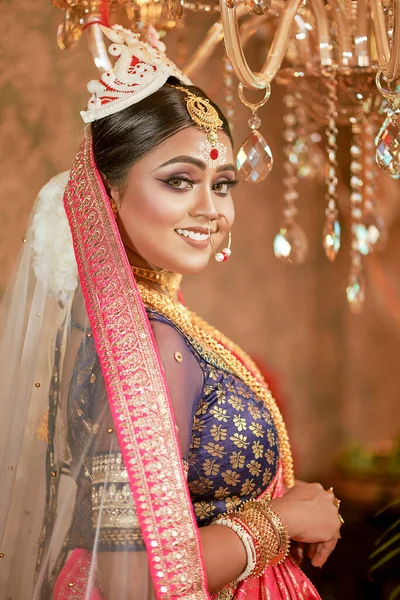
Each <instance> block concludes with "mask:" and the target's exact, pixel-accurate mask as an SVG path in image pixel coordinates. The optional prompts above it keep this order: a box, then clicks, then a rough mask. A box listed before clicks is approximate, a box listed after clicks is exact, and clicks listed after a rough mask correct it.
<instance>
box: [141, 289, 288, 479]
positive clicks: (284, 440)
mask: <svg viewBox="0 0 400 600" xmlns="http://www.w3.org/2000/svg"><path fill="white" fill-rule="evenodd" d="M138 287H139V292H140V295H141V297H142V300H143V302H144V304H145V305H146V306H148V307H149V308H152V309H154V310H155V311H156V312H158V313H160V314H162V315H163V316H165V317H166V318H167V319H168V320H170V321H172V322H173V323H175V325H177V327H178V328H179V329H180V330H181V331H182V333H183V334H186V335H187V336H188V337H189V338H195V339H196V340H198V341H199V342H201V343H202V344H203V345H205V346H206V347H207V348H208V349H209V350H210V351H211V352H213V353H214V354H216V355H217V356H218V357H219V358H220V359H221V360H222V361H223V362H224V363H225V364H226V365H227V366H228V367H229V370H230V371H231V372H232V373H233V374H234V375H235V376H236V377H238V378H239V379H240V380H241V381H243V383H244V384H245V385H246V386H248V387H249V388H250V389H251V390H252V391H253V392H254V393H255V394H256V395H257V396H258V397H259V398H260V399H261V400H262V401H263V403H264V405H265V406H266V407H267V408H268V410H269V412H270V413H271V416H272V418H273V420H274V424H275V427H276V430H277V433H278V438H279V449H280V454H281V459H282V463H283V467H284V479H285V484H286V485H287V486H288V487H292V486H293V485H294V472H293V459H292V453H291V450H290V444H289V438H288V434H287V431H286V427H285V423H284V421H283V418H282V415H281V413H280V411H279V409H278V407H277V405H276V402H275V400H274V398H273V397H272V394H271V392H270V391H269V389H268V387H267V385H266V384H265V383H264V382H263V378H262V375H261V373H260V372H259V370H258V368H257V367H256V365H255V364H254V362H253V361H252V360H251V359H250V358H249V357H248V356H247V355H246V354H245V353H244V352H243V351H242V350H241V349H240V348H239V347H238V346H236V344H233V343H232V342H231V341H230V340H228V339H227V338H226V337H225V336H224V335H223V334H222V333H220V332H219V331H217V330H216V329H215V328H214V327H212V326H211V325H209V324H208V323H206V322H205V321H203V319H201V318H200V317H198V316H197V315H196V314H195V313H194V312H192V311H190V310H188V309H187V308H186V307H185V306H183V304H181V303H180V302H176V301H174V300H172V299H171V298H168V297H166V296H164V295H163V294H161V293H160V292H158V291H157V290H154V289H152V288H151V287H150V286H148V285H146V284H144V283H140V282H139V283H138ZM246 365H248V366H246ZM253 373H254V374H253Z"/></svg>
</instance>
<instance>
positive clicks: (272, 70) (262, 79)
mask: <svg viewBox="0 0 400 600" xmlns="http://www.w3.org/2000/svg"><path fill="white" fill-rule="evenodd" d="M301 2H302V0H288V2H287V5H286V9H285V11H284V13H283V15H282V16H281V18H280V21H279V24H278V27H277V30H276V33H275V36H274V39H273V41H272V44H271V48H270V50H269V52H268V56H267V59H266V61H265V64H264V66H263V68H262V69H261V72H260V74H256V73H253V71H252V70H251V69H250V67H249V65H248V63H247V61H246V58H245V56H244V52H243V47H242V44H241V42H240V33H239V25H238V16H237V13H236V8H235V5H232V8H228V6H227V5H226V3H225V0H220V8H221V20H222V26H223V29H224V36H225V47H226V53H227V55H228V58H229V60H230V62H231V64H232V66H233V69H234V71H235V73H236V75H237V77H238V79H239V81H240V82H241V83H243V85H244V86H245V87H247V88H249V89H251V90H259V89H264V88H265V87H266V85H267V83H269V82H271V81H272V79H273V78H274V77H275V75H276V73H277V71H278V69H279V67H280V65H281V63H282V60H283V58H284V56H285V52H286V48H287V45H288V42H289V35H290V30H291V28H292V25H293V20H294V17H295V15H296V13H297V9H298V7H299V5H300V4H301Z"/></svg>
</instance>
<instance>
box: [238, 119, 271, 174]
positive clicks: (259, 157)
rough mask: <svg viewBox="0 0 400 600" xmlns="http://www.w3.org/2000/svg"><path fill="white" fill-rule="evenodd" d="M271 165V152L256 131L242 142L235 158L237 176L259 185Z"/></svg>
mask: <svg viewBox="0 0 400 600" xmlns="http://www.w3.org/2000/svg"><path fill="white" fill-rule="evenodd" d="M272 164H273V158H272V152H271V149H270V147H269V146H268V144H267V142H266V141H265V139H264V138H263V136H262V135H261V133H259V132H258V131H257V130H256V129H253V131H252V132H251V133H250V135H249V137H248V138H247V139H246V140H245V141H244V142H243V145H242V147H241V148H240V150H239V152H238V155H237V157H236V166H237V168H238V171H239V174H240V175H241V176H242V177H243V178H244V179H245V180H246V181H251V182H252V183H259V182H260V181H263V179H265V178H266V177H267V175H269V173H270V171H271V169H272Z"/></svg>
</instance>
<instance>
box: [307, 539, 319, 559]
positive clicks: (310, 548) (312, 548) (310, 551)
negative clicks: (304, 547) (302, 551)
mask: <svg viewBox="0 0 400 600" xmlns="http://www.w3.org/2000/svg"><path fill="white" fill-rule="evenodd" d="M317 548H318V544H317V543H312V544H309V545H308V551H307V556H308V558H309V559H310V560H311V561H312V559H313V558H314V556H315V553H316V552H317Z"/></svg>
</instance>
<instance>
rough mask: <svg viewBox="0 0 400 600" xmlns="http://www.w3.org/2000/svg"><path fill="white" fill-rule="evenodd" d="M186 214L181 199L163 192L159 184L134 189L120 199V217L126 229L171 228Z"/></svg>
mask: <svg viewBox="0 0 400 600" xmlns="http://www.w3.org/2000/svg"><path fill="white" fill-rule="evenodd" d="M185 214H186V209H185V204H184V202H183V201H181V202H179V199H176V198H174V197H173V195H172V194H170V193H168V192H167V193H163V192H162V190H160V186H149V188H148V189H147V190H136V193H132V194H129V196H128V197H126V198H124V199H123V201H122V206H121V211H120V217H121V220H122V221H123V223H124V225H125V227H126V229H127V231H130V230H132V229H133V230H138V229H141V230H142V229H143V228H145V229H146V230H148V229H149V228H151V229H153V230H154V229H157V228H160V229H161V228H167V229H169V228H173V227H174V225H175V224H176V223H178V222H179V221H180V220H181V219H182V217H183V216H184V215H185Z"/></svg>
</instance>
